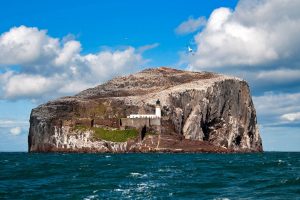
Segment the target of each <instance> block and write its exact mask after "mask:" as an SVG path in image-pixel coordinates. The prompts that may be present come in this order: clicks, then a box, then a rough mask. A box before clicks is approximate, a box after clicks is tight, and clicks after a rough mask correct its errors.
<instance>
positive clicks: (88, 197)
mask: <svg viewBox="0 0 300 200" xmlns="http://www.w3.org/2000/svg"><path fill="white" fill-rule="evenodd" d="M97 197H98V195H89V196H87V197H85V198H83V200H92V199H98V198H97Z"/></svg>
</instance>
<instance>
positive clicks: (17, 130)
mask: <svg viewBox="0 0 300 200" xmlns="http://www.w3.org/2000/svg"><path fill="white" fill-rule="evenodd" d="M9 132H10V134H12V135H20V134H21V132H22V129H21V127H14V128H11V129H10V130H9Z"/></svg>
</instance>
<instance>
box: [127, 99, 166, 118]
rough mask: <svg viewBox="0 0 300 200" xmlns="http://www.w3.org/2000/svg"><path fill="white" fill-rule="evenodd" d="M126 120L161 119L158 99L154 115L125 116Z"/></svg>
mask: <svg viewBox="0 0 300 200" xmlns="http://www.w3.org/2000/svg"><path fill="white" fill-rule="evenodd" d="M127 118H131V119H133V118H148V119H153V118H161V108H160V101H159V99H158V100H157V101H156V105H155V115H151V114H150V115H149V114H147V115H140V114H131V115H129V116H127Z"/></svg>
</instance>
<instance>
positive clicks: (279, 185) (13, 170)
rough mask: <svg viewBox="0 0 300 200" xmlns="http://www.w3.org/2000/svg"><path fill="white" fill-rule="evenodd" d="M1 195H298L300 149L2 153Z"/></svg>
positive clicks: (66, 196) (52, 197)
mask: <svg viewBox="0 0 300 200" xmlns="http://www.w3.org/2000/svg"><path fill="white" fill-rule="evenodd" d="M0 199H300V153H263V154H28V153H0Z"/></svg>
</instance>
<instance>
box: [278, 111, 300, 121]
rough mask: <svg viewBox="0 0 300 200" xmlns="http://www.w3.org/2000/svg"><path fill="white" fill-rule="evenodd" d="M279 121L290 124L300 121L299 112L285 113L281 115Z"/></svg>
mask: <svg viewBox="0 0 300 200" xmlns="http://www.w3.org/2000/svg"><path fill="white" fill-rule="evenodd" d="M281 119H283V120H287V121H290V122H294V121H299V120H300V112H295V113H287V114H284V115H281Z"/></svg>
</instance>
